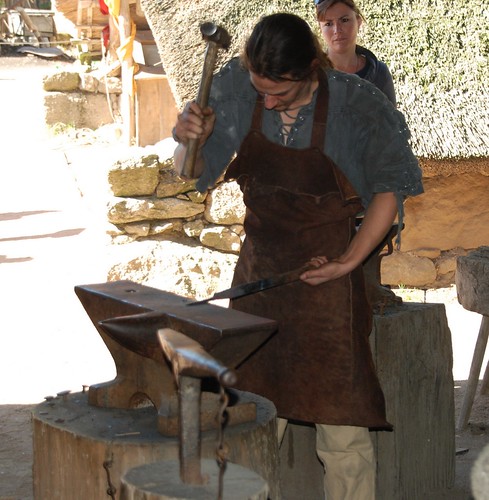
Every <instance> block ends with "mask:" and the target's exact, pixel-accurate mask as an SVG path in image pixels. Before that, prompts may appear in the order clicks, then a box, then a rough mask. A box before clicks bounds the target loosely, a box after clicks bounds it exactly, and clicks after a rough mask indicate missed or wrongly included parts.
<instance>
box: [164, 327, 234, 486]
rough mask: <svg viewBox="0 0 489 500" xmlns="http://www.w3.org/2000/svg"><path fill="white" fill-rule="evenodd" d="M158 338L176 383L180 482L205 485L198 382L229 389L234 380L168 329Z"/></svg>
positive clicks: (231, 373) (197, 347)
mask: <svg viewBox="0 0 489 500" xmlns="http://www.w3.org/2000/svg"><path fill="white" fill-rule="evenodd" d="M157 335H158V340H159V343H160V345H161V348H162V349H163V352H164V353H165V356H166V357H167V358H168V360H169V361H170V363H171V365H172V369H173V373H174V375H175V378H176V380H177V382H178V399H179V415H180V448H179V450H180V478H181V480H182V482H184V483H186V484H194V485H201V484H205V483H206V478H205V477H203V476H202V471H201V459H200V449H201V440H200V397H201V378H202V377H215V378H216V379H217V380H218V381H219V383H220V384H221V385H222V386H225V387H231V386H233V385H234V384H235V383H236V381H237V377H236V374H235V372H234V371H233V370H230V369H229V368H227V367H226V366H224V365H223V364H222V363H220V362H219V361H218V360H216V359H215V358H213V357H212V356H211V355H210V354H208V353H207V352H206V351H205V350H204V348H203V347H202V346H201V345H200V344H199V343H198V342H196V341H195V340H192V339H190V338H189V337H187V336H186V335H183V334H182V333H179V332H177V331H175V330H172V329H170V328H162V329H160V330H158V334H157Z"/></svg>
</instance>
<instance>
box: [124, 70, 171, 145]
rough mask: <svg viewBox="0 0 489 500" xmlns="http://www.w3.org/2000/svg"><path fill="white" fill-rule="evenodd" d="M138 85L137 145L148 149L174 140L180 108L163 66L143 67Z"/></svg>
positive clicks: (136, 108) (137, 78)
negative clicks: (162, 141) (162, 142)
mask: <svg viewBox="0 0 489 500" xmlns="http://www.w3.org/2000/svg"><path fill="white" fill-rule="evenodd" d="M134 80H135V82H136V101H135V115H136V118H135V120H136V144H137V145H138V146H148V145H153V144H156V143H157V142H159V141H161V140H163V139H165V138H167V137H171V131H172V128H173V125H174V124H175V122H176V120H177V115H178V108H177V105H176V103H175V99H174V97H173V94H172V92H171V89H170V85H169V83H168V79H167V77H166V75H165V74H164V73H163V70H162V68H161V67H155V68H151V67H148V66H144V67H143V66H140V71H139V73H138V74H137V75H136V76H135V78H134Z"/></svg>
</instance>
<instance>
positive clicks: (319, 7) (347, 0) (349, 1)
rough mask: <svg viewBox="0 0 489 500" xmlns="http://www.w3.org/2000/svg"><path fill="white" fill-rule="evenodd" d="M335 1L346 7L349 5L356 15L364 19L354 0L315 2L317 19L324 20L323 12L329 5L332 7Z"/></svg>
mask: <svg viewBox="0 0 489 500" xmlns="http://www.w3.org/2000/svg"><path fill="white" fill-rule="evenodd" d="M337 3H342V4H345V5H346V6H347V7H350V9H351V10H352V11H353V12H355V14H356V15H357V16H359V17H361V18H362V19H363V20H364V21H365V18H364V17H363V14H362V13H361V12H360V9H359V8H358V6H357V4H356V3H355V2H354V0H322V1H321V2H319V3H316V15H317V19H318V21H324V20H325V12H326V11H327V10H328V9H329V8H330V7H333V5H336V4H337Z"/></svg>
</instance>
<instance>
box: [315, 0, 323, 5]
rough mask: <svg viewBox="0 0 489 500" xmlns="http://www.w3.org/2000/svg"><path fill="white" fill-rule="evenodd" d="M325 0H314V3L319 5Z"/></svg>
mask: <svg viewBox="0 0 489 500" xmlns="http://www.w3.org/2000/svg"><path fill="white" fill-rule="evenodd" d="M323 2H324V0H314V5H319V4H320V3H323Z"/></svg>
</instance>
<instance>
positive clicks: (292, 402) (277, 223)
mask: <svg viewBox="0 0 489 500" xmlns="http://www.w3.org/2000/svg"><path fill="white" fill-rule="evenodd" d="M320 73H321V75H320V85H319V89H318V92H319V93H318V97H317V103H316V109H315V114H314V125H313V130H312V136H311V146H310V148H308V149H302V150H298V149H291V148H287V147H285V146H282V145H280V144H275V143H272V142H271V141H269V140H268V139H267V138H266V137H265V136H264V135H263V134H262V132H261V122H262V111H263V100H262V99H261V98H260V97H258V99H257V102H256V105H255V109H254V113H253V119H252V125H251V129H250V132H249V133H248V135H247V136H246V138H245V139H244V141H243V143H242V145H241V148H240V150H239V153H238V155H237V157H236V158H235V159H234V160H233V162H232V163H231V164H230V166H229V167H228V170H227V172H226V176H225V179H226V180H231V179H236V180H237V182H238V183H239V185H240V187H241V190H242V192H243V199H244V203H245V205H246V217H245V222H244V226H245V232H246V239H245V241H244V243H243V247H242V250H241V253H240V256H239V259H238V262H237V265H236V269H235V274H234V278H233V285H237V284H241V283H245V282H248V281H253V280H257V279H260V278H265V277H269V276H273V275H275V274H278V273H283V272H285V271H289V270H292V269H295V268H298V267H301V266H303V265H304V264H305V263H306V262H308V261H309V260H310V258H311V257H314V256H317V255H326V256H327V257H328V258H329V259H334V258H336V257H339V256H340V255H342V254H343V253H344V251H345V250H346V248H347V247H348V245H349V243H350V240H351V239H352V237H353V236H354V235H355V215H356V214H357V213H358V212H360V211H361V210H362V206H361V203H360V199H359V198H358V196H357V195H356V193H355V191H354V189H353V187H352V186H351V184H350V182H349V181H348V180H347V179H346V177H345V176H344V175H343V174H342V172H341V171H340V169H339V168H338V167H337V166H336V165H335V164H334V163H333V161H332V160H331V159H330V158H328V157H327V156H325V155H324V153H323V145H324V137H325V132H326V119H327V115H328V109H327V108H328V100H329V95H328V87H327V79H326V77H325V76H324V77H323V76H322V72H320ZM231 307H233V308H234V309H237V310H240V311H245V312H248V313H251V314H255V315H257V316H262V317H266V318H270V319H274V320H276V321H278V324H279V327H278V332H277V333H276V334H275V335H273V336H272V337H271V338H270V339H269V340H268V341H267V342H266V343H265V344H263V345H262V346H261V347H260V348H259V349H258V350H256V351H255V352H254V353H253V354H251V356H249V357H248V358H247V360H245V361H244V362H243V363H242V364H241V365H240V366H239V367H238V369H237V373H238V385H237V388H239V389H241V390H245V391H250V392H254V393H257V394H260V395H262V396H265V397H266V398H268V399H270V400H271V401H272V402H273V403H274V404H275V406H276V407H277V413H278V416H280V417H283V418H287V419H294V420H301V421H305V422H314V423H321V424H333V425H355V426H361V427H372V428H390V427H391V426H390V424H389V423H388V422H387V421H386V419H385V404H384V396H383V393H382V390H381V388H380V385H379V382H378V379H377V376H376V373H375V367H374V364H373V361H372V356H371V352H370V347H369V341H368V337H369V333H370V330H371V327H372V311H371V308H370V306H369V304H368V301H367V297H366V293H365V285H364V281H363V271H362V268H361V266H360V267H359V268H357V269H355V270H354V271H353V272H352V273H350V274H348V275H347V276H344V277H342V278H339V279H336V280H334V281H331V282H327V283H324V284H321V285H318V286H311V285H307V284H305V283H304V282H302V281H297V282H294V283H290V284H288V285H284V286H280V287H278V288H274V289H270V290H267V291H263V292H260V293H257V294H254V295H250V296H248V297H243V298H240V299H235V300H233V301H232V304H231Z"/></svg>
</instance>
